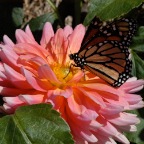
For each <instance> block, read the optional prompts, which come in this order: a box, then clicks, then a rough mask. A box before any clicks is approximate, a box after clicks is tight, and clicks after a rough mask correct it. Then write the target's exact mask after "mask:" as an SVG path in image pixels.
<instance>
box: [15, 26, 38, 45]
mask: <svg viewBox="0 0 144 144" xmlns="http://www.w3.org/2000/svg"><path fill="white" fill-rule="evenodd" d="M27 31H28V28H27ZM16 40H17V42H18V43H31V44H36V45H37V44H38V43H37V42H36V41H35V40H34V38H33V37H31V34H30V35H29V33H28V34H27V33H25V32H24V31H23V30H21V29H17V30H16Z"/></svg>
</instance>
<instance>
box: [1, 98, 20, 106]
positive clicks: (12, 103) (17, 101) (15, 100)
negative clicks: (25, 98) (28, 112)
mask: <svg viewBox="0 0 144 144" xmlns="http://www.w3.org/2000/svg"><path fill="white" fill-rule="evenodd" d="M3 100H4V101H5V102H6V103H8V105H9V106H15V105H20V104H22V103H23V102H22V101H21V100H20V99H19V98H18V97H4V98H3Z"/></svg>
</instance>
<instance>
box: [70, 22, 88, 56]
mask: <svg viewBox="0 0 144 144" xmlns="http://www.w3.org/2000/svg"><path fill="white" fill-rule="evenodd" d="M84 35H85V27H84V26H83V25H82V24H79V25H78V26H76V28H75V29H74V31H73V33H72V34H71V35H70V38H69V51H68V54H70V53H76V52H78V50H79V49H80V46H81V43H82V40H83V37H84Z"/></svg>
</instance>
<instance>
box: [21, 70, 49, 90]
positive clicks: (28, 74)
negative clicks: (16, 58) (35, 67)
mask: <svg viewBox="0 0 144 144" xmlns="http://www.w3.org/2000/svg"><path fill="white" fill-rule="evenodd" d="M22 70H23V73H24V75H25V77H26V79H27V82H28V83H29V84H30V85H31V86H32V87H33V88H34V89H35V90H38V91H42V92H46V90H44V89H43V88H42V87H40V85H39V84H38V82H37V80H36V78H35V77H34V76H33V74H32V73H31V72H30V71H28V70H26V69H24V68H23V69H22Z"/></svg>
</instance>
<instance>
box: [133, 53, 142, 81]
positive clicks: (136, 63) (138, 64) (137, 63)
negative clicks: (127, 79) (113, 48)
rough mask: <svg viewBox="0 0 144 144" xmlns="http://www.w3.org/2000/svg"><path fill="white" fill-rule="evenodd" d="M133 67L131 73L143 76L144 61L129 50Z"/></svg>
mask: <svg viewBox="0 0 144 144" xmlns="http://www.w3.org/2000/svg"><path fill="white" fill-rule="evenodd" d="M131 55H132V63H133V69H132V74H133V75H134V76H136V77H137V78H139V79H140V78H142V79H143V78H144V61H143V60H142V59H141V58H140V57H139V56H138V55H137V54H136V53H135V52H134V51H131Z"/></svg>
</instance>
